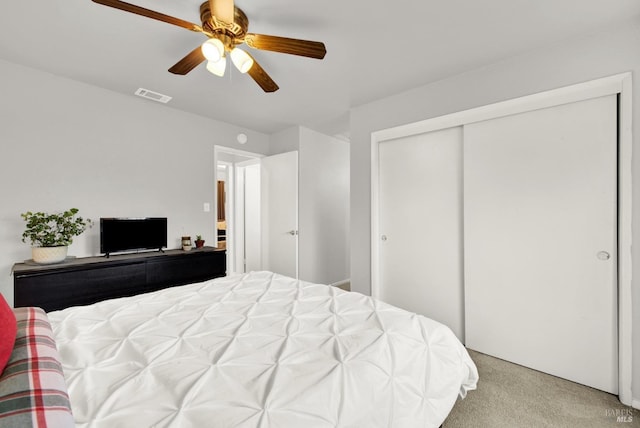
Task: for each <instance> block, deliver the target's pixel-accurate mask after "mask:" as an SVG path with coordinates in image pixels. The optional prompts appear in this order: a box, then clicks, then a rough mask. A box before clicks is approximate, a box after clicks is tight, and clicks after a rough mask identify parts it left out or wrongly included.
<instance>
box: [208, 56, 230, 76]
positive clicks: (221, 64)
mask: <svg viewBox="0 0 640 428" xmlns="http://www.w3.org/2000/svg"><path fill="white" fill-rule="evenodd" d="M226 68H227V59H226V58H225V57H222V58H220V59H219V60H218V61H208V62H207V70H209V72H211V73H213V74H215V75H216V76H219V77H222V76H224V71H225V69H226Z"/></svg>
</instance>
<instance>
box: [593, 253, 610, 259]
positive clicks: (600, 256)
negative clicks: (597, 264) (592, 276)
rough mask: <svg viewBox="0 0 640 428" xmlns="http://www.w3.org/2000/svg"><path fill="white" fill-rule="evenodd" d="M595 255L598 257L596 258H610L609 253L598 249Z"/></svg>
mask: <svg viewBox="0 0 640 428" xmlns="http://www.w3.org/2000/svg"><path fill="white" fill-rule="evenodd" d="M596 257H598V260H609V259H610V258H611V254H609V253H608V252H606V251H600V252H598V255H597V256H596Z"/></svg>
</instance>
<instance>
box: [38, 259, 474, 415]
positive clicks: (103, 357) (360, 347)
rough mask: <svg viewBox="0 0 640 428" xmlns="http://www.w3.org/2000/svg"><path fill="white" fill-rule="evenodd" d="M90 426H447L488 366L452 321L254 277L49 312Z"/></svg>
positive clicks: (72, 389)
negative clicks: (474, 357) (475, 358)
mask: <svg viewBox="0 0 640 428" xmlns="http://www.w3.org/2000/svg"><path fill="white" fill-rule="evenodd" d="M49 318H50V321H51V324H52V326H53V330H54V334H55V337H56V341H57V345H58V349H59V351H60V354H61V357H62V363H63V364H62V365H63V370H64V374H65V377H66V380H67V384H68V387H69V393H70V398H71V404H72V410H73V414H74V417H75V420H76V424H77V427H79V428H83V427H92V428H93V427H104V428H125V427H131V428H140V427H179V428H189V427H194V428H195V427H197V428H209V427H212V428H228V427H229V428H230V427H247V428H252V427H260V428H276V427H278V428H320V427H345V428H346V427H349V428H376V427H385V428H386V427H389V428H418V427H437V426H439V425H440V424H441V423H442V421H443V420H444V419H445V418H446V416H447V414H448V413H449V411H450V410H451V408H452V407H453V404H454V403H455V401H456V398H457V396H458V395H460V396H462V397H464V396H465V394H466V391H468V390H470V389H474V388H475V385H476V381H477V379H478V373H477V370H476V367H475V365H474V364H473V362H472V361H471V359H470V358H469V355H468V354H467V352H466V350H465V349H464V347H463V346H462V345H461V343H460V342H459V341H458V340H457V339H456V337H455V336H454V335H453V333H452V332H451V331H450V330H449V328H447V327H445V326H444V325H442V324H440V323H437V322H435V321H433V320H430V319H427V318H425V317H422V316H418V315H415V314H412V313H409V312H406V311H404V310H401V309H398V308H396V307H393V306H390V305H387V304H385V303H382V302H380V301H377V300H374V299H372V298H370V297H367V296H364V295H362V294H359V293H350V292H345V291H342V290H340V289H338V288H335V287H330V286H326V285H318V284H310V283H305V282H302V281H297V280H295V279H291V278H288V277H284V276H281V275H277V274H273V273H271V272H252V273H249V274H244V275H235V276H229V277H225V278H218V279H215V280H212V281H207V282H203V283H197V284H191V285H186V286H181V287H174V288H169V289H165V290H161V291H157V292H154V293H149V294H143V295H138V296H134V297H128V298H122V299H114V300H108V301H104V302H100V303H96V304H94V305H90V306H84V307H73V308H68V309H65V310H62V311H56V312H51V313H49Z"/></svg>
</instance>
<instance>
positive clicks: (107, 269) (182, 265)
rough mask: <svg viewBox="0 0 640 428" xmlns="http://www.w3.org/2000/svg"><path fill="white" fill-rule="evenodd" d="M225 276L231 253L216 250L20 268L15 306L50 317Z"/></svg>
mask: <svg viewBox="0 0 640 428" xmlns="http://www.w3.org/2000/svg"><path fill="white" fill-rule="evenodd" d="M225 272H226V251H225V250H224V249H220V250H218V249H216V248H213V247H204V248H200V249H193V250H191V251H182V250H167V251H165V252H164V253H161V252H151V253H138V254H125V255H112V256H111V257H109V258H106V257H81V258H75V259H74V258H71V259H68V260H67V261H65V262H64V263H60V264H55V265H37V264H33V263H27V262H25V263H16V264H15V265H14V266H13V278H14V279H13V289H14V306H15V307H23V306H37V307H40V308H42V309H44V310H45V311H47V312H49V311H55V310H59V309H64V308H67V307H69V306H79V305H89V304H91V303H95V302H99V301H101V300H107V299H113V298H117V297H125V296H133V295H135V294H141V293H147V292H149V291H155V290H160V289H162V288H167V287H173V286H176V285H184V284H189V283H192V282H199V281H205V280H207V279H212V278H217V277H220V276H224V275H225Z"/></svg>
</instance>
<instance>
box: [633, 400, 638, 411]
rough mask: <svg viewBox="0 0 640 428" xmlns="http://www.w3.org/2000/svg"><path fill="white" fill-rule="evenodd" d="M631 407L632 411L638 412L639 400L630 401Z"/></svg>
mask: <svg viewBox="0 0 640 428" xmlns="http://www.w3.org/2000/svg"><path fill="white" fill-rule="evenodd" d="M631 407H633V408H634V409H637V410H640V400H633V401H631Z"/></svg>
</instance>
